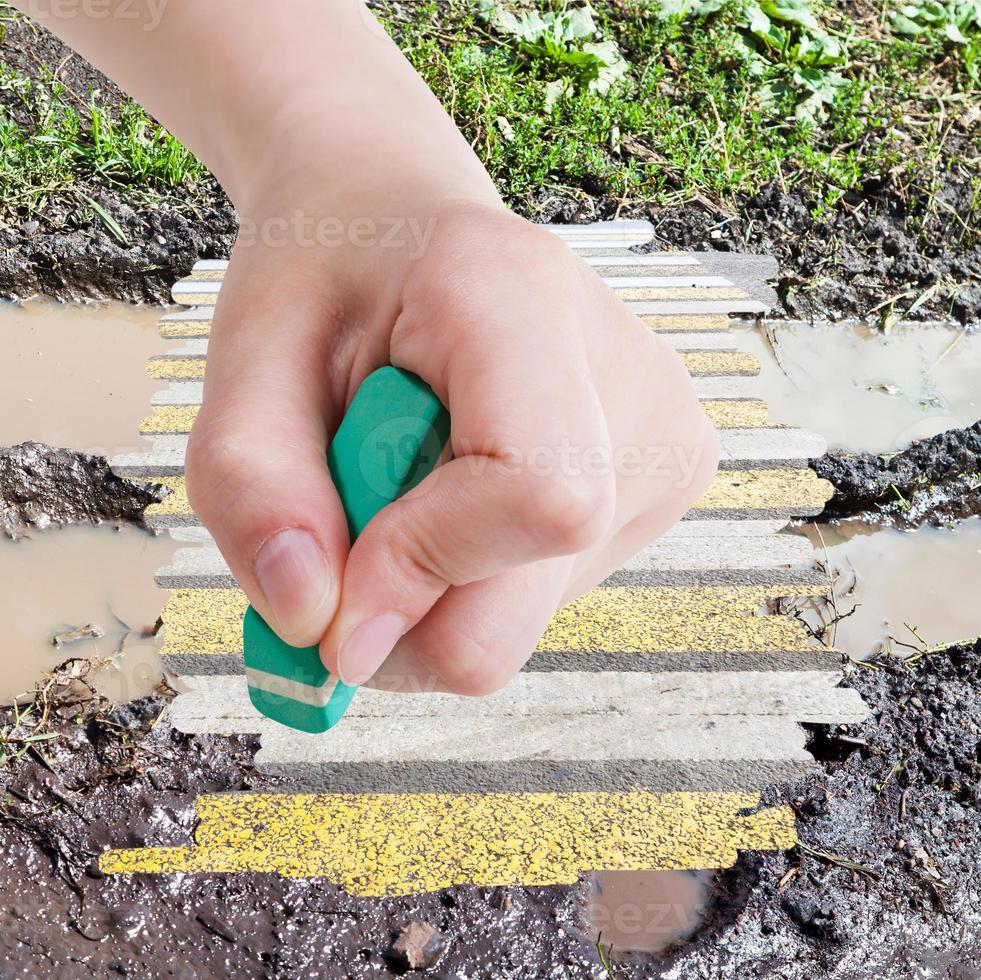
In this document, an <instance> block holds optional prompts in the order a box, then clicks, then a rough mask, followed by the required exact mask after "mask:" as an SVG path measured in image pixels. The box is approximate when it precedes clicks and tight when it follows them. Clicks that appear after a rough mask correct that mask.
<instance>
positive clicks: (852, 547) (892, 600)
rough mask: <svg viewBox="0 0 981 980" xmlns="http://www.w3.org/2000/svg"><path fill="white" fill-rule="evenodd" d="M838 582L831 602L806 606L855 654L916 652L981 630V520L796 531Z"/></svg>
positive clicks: (812, 619)
mask: <svg viewBox="0 0 981 980" xmlns="http://www.w3.org/2000/svg"><path fill="white" fill-rule="evenodd" d="M797 530H798V533H802V534H805V535H806V536H807V537H808V538H809V539H810V541H811V543H812V544H813V545H814V548H815V553H816V555H817V558H818V560H819V561H821V562H822V563H824V564H825V565H826V567H827V568H828V569H829V571H830V574H831V577H832V579H833V581H834V596H835V599H834V603H833V605H824V604H823V603H821V604H820V605H801V606H800V607H799V608H800V609H801V610H802V612H803V614H804V615H805V618H806V619H807V621H808V622H809V623H811V624H812V626H814V627H820V626H824V625H827V626H828V633H827V637H826V639H827V640H828V641H829V642H830V643H832V644H833V645H834V646H835V647H837V648H838V649H839V650H841V651H842V652H844V653H847V654H848V655H849V656H850V657H852V658H853V659H855V660H865V659H868V658H869V657H871V656H874V655H875V654H877V653H893V654H895V655H897V656H907V655H913V654H915V653H916V652H917V651H919V650H922V649H924V648H929V647H938V646H941V645H943V646H947V645H949V644H952V643H955V642H957V641H959V640H967V639H969V638H972V637H976V636H978V635H979V634H981V606H979V605H978V601H977V596H978V585H979V583H981V518H972V519H971V520H969V521H965V522H964V523H963V524H961V525H960V526H959V527H957V528H956V529H948V528H936V527H922V528H920V529H919V530H917V531H897V530H895V529H894V528H876V527H871V526H869V525H868V524H863V523H862V522H860V521H848V522H842V523H841V524H807V525H804V526H802V527H800V528H798V529H797Z"/></svg>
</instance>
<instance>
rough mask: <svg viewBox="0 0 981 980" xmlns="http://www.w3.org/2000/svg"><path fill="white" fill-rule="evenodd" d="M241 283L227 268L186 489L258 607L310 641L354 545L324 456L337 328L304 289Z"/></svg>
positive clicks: (284, 633)
mask: <svg viewBox="0 0 981 980" xmlns="http://www.w3.org/2000/svg"><path fill="white" fill-rule="evenodd" d="M229 272H230V273H231V272H232V270H231V269H230V270H229ZM236 286H237V284H236V283H235V282H234V280H232V281H229V280H228V279H226V283H225V286H224V287H223V289H222V297H221V302H220V303H219V307H218V309H217V310H216V318H215V324H214V327H213V330H212V335H211V339H210V341H209V351H208V362H207V369H206V379H205V393H204V399H203V405H202V407H201V411H200V414H199V416H198V419H197V421H196V423H195V425H194V429H193V431H192V433H191V437H190V440H189V443H188V451H187V460H186V478H187V491H188V497H189V499H190V502H191V506H192V507H193V508H194V510H195V512H196V513H197V514H198V515H199V516H200V518H201V520H202V521H203V523H204V524H205V526H206V527H207V528H208V529H209V530H210V532H211V533H212V535H213V537H214V539H215V543H216V544H217V545H218V547H219V549H220V550H221V553H222V555H223V556H224V558H225V560H226V561H227V563H228V565H229V568H230V569H231V571H232V574H233V575H234V576H235V578H236V580H237V581H238V582H239V584H240V585H241V587H242V589H243V590H244V591H245V593H246V595H247V596H248V598H249V601H250V602H251V603H252V605H253V606H254V607H255V608H256V610H257V611H258V612H259V614H260V615H261V616H262V617H263V618H264V619H265V620H266V622H267V623H268V624H269V625H270V627H271V628H272V629H274V630H275V631H276V633H277V634H279V636H280V637H281V638H282V639H283V640H285V641H286V642H287V643H290V644H291V645H293V646H310V645H313V644H316V643H318V642H319V641H320V639H321V637H322V636H323V635H324V632H325V631H326V629H327V626H328V624H329V623H330V620H331V618H332V617H333V615H334V613H335V611H336V608H337V602H338V596H339V594H340V583H341V578H342V575H343V568H344V563H345V561H346V559H347V553H348V532H347V524H346V521H345V517H344V512H343V508H342V507H341V503H340V501H339V499H338V497H337V493H336V491H335V489H334V486H333V484H332V482H331V479H330V475H329V472H328V469H327V463H326V457H325V445H326V433H327V431H328V426H329V425H331V424H332V417H333V416H334V415H335V414H336V410H335V407H334V404H333V399H332V398H331V396H330V393H329V381H328V378H327V377H326V370H327V369H326V365H327V364H328V362H329V352H328V351H321V350H318V345H322V344H323V343H324V341H323V340H321V339H320V338H322V337H324V336H326V335H328V331H327V330H325V328H324V323H323V322H322V318H321V316H320V311H319V310H318V309H316V308H315V307H313V306H310V307H307V308H304V307H303V306H302V303H303V300H302V299H298V294H297V293H294V294H293V295H292V296H291V297H290V299H289V300H288V301H284V300H283V298H282V297H280V298H279V305H278V307H275V304H274V303H272V302H270V301H269V300H268V299H264V298H263V297H261V296H259V297H256V296H254V295H252V293H253V291H252V290H250V289H248V288H246V289H240V288H236ZM287 303H288V305H287ZM284 306H285V307H286V309H287V310H288V312H287V313H286V314H284V312H283V310H284ZM274 307H275V312H273V309H274ZM284 320H285V321H287V322H285V323H284Z"/></svg>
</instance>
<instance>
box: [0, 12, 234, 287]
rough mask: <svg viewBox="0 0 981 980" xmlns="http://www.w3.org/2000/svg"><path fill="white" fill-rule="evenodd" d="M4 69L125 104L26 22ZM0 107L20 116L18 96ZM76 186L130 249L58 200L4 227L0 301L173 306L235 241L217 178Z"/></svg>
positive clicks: (3, 54) (13, 34)
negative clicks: (153, 186) (142, 190)
mask: <svg viewBox="0 0 981 980" xmlns="http://www.w3.org/2000/svg"><path fill="white" fill-rule="evenodd" d="M0 62H3V63H6V64H7V65H9V66H11V67H13V68H17V69H18V70H20V71H22V72H23V73H25V74H26V75H29V76H37V75H38V73H39V72H40V71H41V70H42V67H47V68H48V69H50V71H51V72H53V73H54V74H55V77H56V78H57V79H58V80H59V81H60V82H61V83H62V84H63V85H64V86H65V87H66V89H67V90H68V91H69V92H71V93H73V95H74V97H75V98H76V99H77V100H78V101H79V103H80V104H81V105H84V104H86V103H87V102H88V100H89V96H90V93H91V92H93V91H95V92H99V93H101V97H102V101H103V102H104V103H105V104H107V105H109V106H119V105H120V104H121V103H122V102H123V101H124V99H125V96H124V95H123V93H122V92H121V91H120V90H119V89H118V88H117V87H116V86H115V85H114V84H113V83H112V82H111V81H109V80H108V79H107V78H106V77H105V76H104V75H102V74H101V73H100V72H98V71H96V69H94V68H93V67H92V66H91V65H90V64H89V63H88V62H87V61H85V60H84V59H83V58H81V57H80V56H78V55H77V54H75V53H74V52H73V51H72V50H71V48H69V47H67V46H66V45H64V44H62V42H61V41H59V40H58V39H57V38H56V37H54V36H53V35H51V34H49V33H47V32H46V31H44V30H41V29H40V28H35V27H33V26H32V25H30V24H26V23H23V22H20V21H13V22H11V23H9V25H8V27H7V32H6V36H5V37H4V38H3V40H2V42H0ZM0 103H3V104H5V105H7V106H9V107H11V109H12V111H13V113H14V116H15V117H16V116H17V109H16V106H17V101H16V98H15V97H14V96H13V94H12V93H5V92H3V91H0ZM78 189H79V190H80V191H82V192H84V193H85V194H86V195H87V196H88V197H90V198H92V199H93V200H95V201H96V202H98V203H99V204H100V205H102V207H104V208H105V209H106V210H107V211H108V212H109V213H110V214H111V215H112V216H113V218H114V219H115V220H116V222H117V223H118V224H119V226H120V228H121V229H122V231H123V233H124V235H125V237H126V239H127V240H128V241H129V242H130V244H129V245H127V246H124V245H122V244H121V243H120V242H119V241H118V240H117V239H116V238H114V237H113V236H112V235H111V234H110V233H109V232H108V231H107V230H106V228H105V227H104V226H103V225H102V223H101V222H100V221H99V220H98V219H87V218H83V214H84V213H85V212H86V211H87V209H86V208H85V207H84V202H83V201H82V199H81V198H76V197H74V196H67V195H55V196H53V197H52V198H50V199H49V203H48V205H47V206H46V208H45V211H44V215H43V218H41V219H39V218H37V217H29V218H28V217H25V219H24V220H23V221H21V222H19V223H13V224H11V225H10V226H4V225H3V224H0V298H2V299H27V298H29V297H32V296H36V295H43V296H51V297H54V298H56V299H60V300H85V299H119V300H128V301H132V302H145V303H167V302H170V287H171V286H172V285H173V284H174V282H176V281H177V280H178V279H180V278H181V277H182V276H186V275H187V274H188V273H189V272H190V271H191V266H192V265H193V264H194V262H195V261H196V260H197V259H199V258H205V259H211V258H222V257H224V256H226V255H228V253H229V251H230V250H231V247H232V243H233V242H234V240H235V234H236V231H237V224H238V223H237V221H236V218H235V215H234V213H233V211H232V208H231V205H230V204H229V202H228V199H227V198H226V197H225V195H224V192H223V191H222V190H221V188H220V187H219V186H218V184H217V182H216V181H215V180H214V179H213V178H211V177H207V178H206V179H204V180H202V181H199V182H197V183H195V184H194V186H189V187H182V188H177V189H174V190H173V191H171V192H168V193H166V194H162V195H160V194H157V195H152V196H151V195H147V194H134V193H132V192H131V191H130V190H129V189H128V188H126V187H110V186H105V185H104V184H101V183H99V182H96V181H89V182H80V183H79V185H78Z"/></svg>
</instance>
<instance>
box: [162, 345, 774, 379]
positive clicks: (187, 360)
mask: <svg viewBox="0 0 981 980" xmlns="http://www.w3.org/2000/svg"><path fill="white" fill-rule="evenodd" d="M680 356H681V359H682V361H684V363H685V367H687V368H688V370H689V371H690V372H691V373H692V374H698V375H722V374H759V371H760V362H759V361H758V360H757V359H756V358H755V357H753V355H752V354H746V353H744V352H742V351H714V350H713V351H683V352H681V354H680ZM205 364H206V360H205V358H203V357H153V358H151V359H150V360H149V361H148V362H147V374H148V375H149V376H150V377H151V378H156V379H158V380H160V381H200V380H201V379H202V378H203V377H204V367H205Z"/></svg>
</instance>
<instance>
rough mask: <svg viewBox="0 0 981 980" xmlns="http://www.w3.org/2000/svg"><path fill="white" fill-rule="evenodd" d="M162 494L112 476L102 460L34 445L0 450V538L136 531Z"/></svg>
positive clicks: (160, 490) (163, 490) (162, 490)
mask: <svg viewBox="0 0 981 980" xmlns="http://www.w3.org/2000/svg"><path fill="white" fill-rule="evenodd" d="M167 492H168V491H167V490H166V488H165V487H163V486H161V485H159V484H151V485H149V486H143V485H141V484H138V483H133V482H132V481H131V480H125V479H122V478H121V477H118V476H116V475H115V474H114V473H113V472H112V471H111V470H110V469H109V461H108V460H107V459H106V458H105V457H103V456H89V455H86V454H85V453H79V452H76V451H75V450H73V449H52V448H51V447H50V446H46V445H44V443H40V442H25V443H23V444H22V445H20V446H14V447H12V448H10V449H0V532H3V533H4V534H6V535H7V536H8V537H10V538H17V537H19V536H20V535H21V534H23V533H25V532H26V531H29V530H32V529H34V530H44V529H45V528H48V527H64V526H65V525H67V524H85V523H91V524H101V523H103V522H107V521H132V522H134V523H136V524H140V525H142V524H143V512H144V511H145V510H146V508H147V507H149V506H150V504H153V503H157V502H159V501H160V500H162V499H163V498H164V497H165V496H166V494H167Z"/></svg>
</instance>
